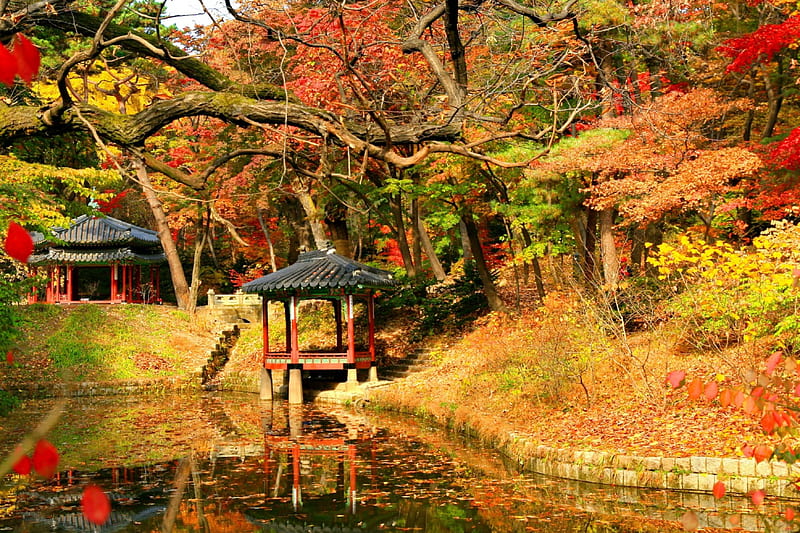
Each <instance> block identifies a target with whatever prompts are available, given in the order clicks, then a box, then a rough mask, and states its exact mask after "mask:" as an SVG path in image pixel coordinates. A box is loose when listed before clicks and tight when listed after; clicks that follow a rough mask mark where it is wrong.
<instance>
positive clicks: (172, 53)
mask: <svg viewBox="0 0 800 533" xmlns="http://www.w3.org/2000/svg"><path fill="white" fill-rule="evenodd" d="M28 18H29V20H30V21H31V22H32V23H35V24H39V25H41V26H47V27H51V28H55V29H58V30H60V31H66V32H73V33H77V34H79V35H84V36H87V37H92V38H94V37H95V35H97V32H98V31H99V30H101V28H102V26H103V18H102V17H97V16H94V15H89V14H86V13H82V12H78V11H67V10H60V11H58V13H56V14H47V13H36V14H34V15H31V16H30V17H28ZM4 29H5V30H6V32H8V31H11V29H9V28H2V27H0V40H2V39H3V37H5V36H4V35H3V33H4V32H3V30H4ZM102 35H103V38H104V39H105V40H106V41H110V42H115V43H121V41H123V40H124V41H125V42H124V46H125V49H127V50H129V51H131V52H133V53H136V54H139V55H142V56H146V57H151V58H154V59H159V60H161V61H163V62H164V63H166V64H168V65H170V66H171V67H173V68H175V69H176V70H177V71H179V72H181V73H183V74H185V75H186V76H188V77H190V78H192V79H194V80H196V81H197V82H198V83H201V84H202V85H204V86H206V87H208V88H209V89H212V90H215V91H230V92H235V93H238V94H242V95H244V96H248V97H251V98H256V99H276V100H285V99H287V98H289V95H288V94H287V93H286V91H285V90H284V89H283V88H281V87H277V86H274V85H271V84H265V83H261V84H253V85H250V84H248V85H243V84H238V83H236V82H234V81H232V80H231V79H229V78H228V77H227V76H224V75H223V74H222V73H220V72H219V71H217V70H215V69H213V68H212V67H210V66H208V65H206V64H205V63H203V62H202V61H200V60H199V59H197V58H195V57H192V56H190V55H189V54H188V53H186V52H185V51H184V50H181V49H180V48H178V47H177V46H175V45H173V44H171V43H168V42H164V41H160V40H159V39H158V38H157V37H155V36H153V35H147V34H144V33H141V32H136V31H132V30H130V29H129V28H126V27H124V26H120V25H118V24H113V23H112V24H108V25H107V27H106V28H105V29H104V31H103V32H102ZM290 99H292V100H294V99H293V98H290Z"/></svg>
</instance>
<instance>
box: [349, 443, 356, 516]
mask: <svg viewBox="0 0 800 533" xmlns="http://www.w3.org/2000/svg"><path fill="white" fill-rule="evenodd" d="M347 458H348V460H349V461H350V495H349V500H350V513H351V514H356V494H357V493H356V445H355V444H349V445H348V446H347Z"/></svg>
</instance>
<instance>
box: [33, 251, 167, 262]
mask: <svg viewBox="0 0 800 533" xmlns="http://www.w3.org/2000/svg"><path fill="white" fill-rule="evenodd" d="M165 259H166V258H165V257H164V254H163V253H156V254H143V253H137V252H134V251H133V250H131V249H130V248H111V249H97V248H92V249H82V250H77V249H73V250H64V249H62V248H48V249H46V250H45V251H44V252H42V253H35V254H33V255H31V257H30V259H29V260H28V262H29V263H31V264H37V263H44V264H49V263H58V264H78V265H106V264H108V263H122V264H137V265H143V264H152V263H162V262H164V260H165Z"/></svg>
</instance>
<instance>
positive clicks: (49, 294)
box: [44, 265, 57, 304]
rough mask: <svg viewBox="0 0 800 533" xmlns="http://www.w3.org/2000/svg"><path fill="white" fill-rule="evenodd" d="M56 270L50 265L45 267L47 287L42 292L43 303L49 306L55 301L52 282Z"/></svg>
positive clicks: (53, 283)
mask: <svg viewBox="0 0 800 533" xmlns="http://www.w3.org/2000/svg"><path fill="white" fill-rule="evenodd" d="M56 268H57V267H54V266H52V265H50V266H48V267H47V287H46V288H45V290H44V301H45V302H46V303H49V304H51V303H54V302H55V301H56V299H55V282H54V278H55V272H56Z"/></svg>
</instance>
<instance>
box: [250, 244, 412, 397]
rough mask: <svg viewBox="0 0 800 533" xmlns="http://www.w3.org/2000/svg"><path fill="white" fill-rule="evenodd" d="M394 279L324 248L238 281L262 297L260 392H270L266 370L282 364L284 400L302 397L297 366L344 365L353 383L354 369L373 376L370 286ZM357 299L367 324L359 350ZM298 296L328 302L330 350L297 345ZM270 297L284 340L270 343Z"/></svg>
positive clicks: (300, 368)
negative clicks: (332, 334)
mask: <svg viewBox="0 0 800 533" xmlns="http://www.w3.org/2000/svg"><path fill="white" fill-rule="evenodd" d="M396 283H397V282H396V280H395V279H393V278H392V275H391V274H390V273H388V272H385V271H383V270H380V269H377V268H374V267H370V266H368V265H364V264H362V263H359V262H357V261H354V260H352V259H349V258H347V257H343V256H341V255H338V254H336V251H335V250H334V249H333V248H329V249H325V250H315V251H312V252H305V253H302V254H300V257H299V258H298V260H297V262H296V263H294V264H292V265H289V266H288V267H286V268H282V269H280V270H278V271H276V272H273V273H271V274H267V275H266V276H263V277H260V278H258V279H256V280H253V281H250V282H248V283H245V284H244V285H242V290H243V291H244V292H250V293H258V294H260V295H261V297H262V303H261V305H262V324H263V341H264V351H263V358H262V372H261V388H260V392H261V397H262V398H263V399H271V398H272V370H284V371H287V370H288V372H289V403H302V402H303V386H302V371H303V370H322V371H327V370H347V382H348V384H351V385H355V384H357V383H358V377H357V370H359V369H369V379H370V380H377V378H378V374H377V367H376V366H375V303H374V299H375V292H376V291H377V290H378V289H381V288H386V287H391V286H394V285H395V284H396ZM357 299H360V300H362V301H366V304H367V313H366V314H367V321H368V328H369V329H368V339H367V343H366V345H367V346H366V349H361V350H360V351H359V350H357V349H356V334H355V319H354V318H355V317H354V315H355V313H354V309H355V303H356V300H357ZM302 300H326V301H329V302H331V303H332V304H333V305H332V307H333V314H334V319H335V321H336V347H335V348H334V349H333V350H331V351H327V350H326V351H314V352H310V351H301V349H300V345H299V332H298V305H299V303H300V301H302ZM270 301H279V302H282V303H283V306H284V327H285V332H286V343H285V346H281V347H273V346H270V342H269V330H270V323H269V302H270ZM343 316H344V318H343ZM345 324H346V328H347V329H346V343H345V335H344V333H345V331H344V326H345Z"/></svg>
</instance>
